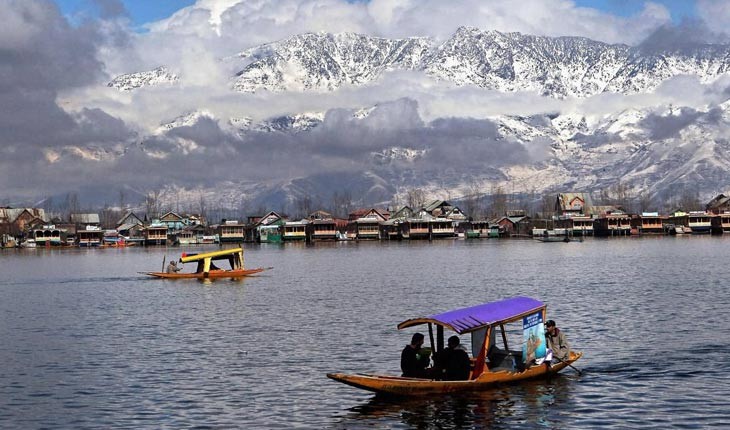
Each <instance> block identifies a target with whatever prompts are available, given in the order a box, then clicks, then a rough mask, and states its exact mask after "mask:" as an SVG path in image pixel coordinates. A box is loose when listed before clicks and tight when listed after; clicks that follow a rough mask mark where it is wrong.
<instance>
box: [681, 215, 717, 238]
mask: <svg viewBox="0 0 730 430" xmlns="http://www.w3.org/2000/svg"><path fill="white" fill-rule="evenodd" d="M715 217H716V215H713V214H710V213H707V212H704V211H690V212H689V214H688V218H687V227H689V229H690V231H691V232H692V234H708V233H710V231H711V229H712V219H713V218H715Z"/></svg>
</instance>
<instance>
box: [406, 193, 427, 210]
mask: <svg viewBox="0 0 730 430" xmlns="http://www.w3.org/2000/svg"><path fill="white" fill-rule="evenodd" d="M406 201H407V202H408V206H410V208H411V209H413V210H414V211H417V210H419V209H421V208H422V207H423V205H424V204H425V203H426V192H425V191H423V190H422V189H421V188H412V189H410V190H408V192H407V193H406Z"/></svg>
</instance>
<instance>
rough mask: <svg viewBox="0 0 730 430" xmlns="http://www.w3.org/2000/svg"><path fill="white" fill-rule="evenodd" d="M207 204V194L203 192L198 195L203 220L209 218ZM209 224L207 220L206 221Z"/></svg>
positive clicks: (199, 209)
mask: <svg viewBox="0 0 730 430" xmlns="http://www.w3.org/2000/svg"><path fill="white" fill-rule="evenodd" d="M207 210H208V208H207V205H206V203H205V196H203V193H202V192H201V193H200V195H199V196H198V214H199V215H200V218H201V221H203V220H207ZM205 223H206V224H207V221H205Z"/></svg>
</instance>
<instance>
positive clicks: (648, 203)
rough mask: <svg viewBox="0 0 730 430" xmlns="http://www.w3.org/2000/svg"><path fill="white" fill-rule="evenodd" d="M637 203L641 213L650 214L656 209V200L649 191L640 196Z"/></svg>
mask: <svg viewBox="0 0 730 430" xmlns="http://www.w3.org/2000/svg"><path fill="white" fill-rule="evenodd" d="M637 203H638V205H639V212H650V211H652V209H655V206H654V199H652V197H651V194H649V192H648V191H644V192H642V193H641V194H639V196H638V198H637Z"/></svg>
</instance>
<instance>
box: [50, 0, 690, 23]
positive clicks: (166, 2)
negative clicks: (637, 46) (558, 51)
mask: <svg viewBox="0 0 730 430" xmlns="http://www.w3.org/2000/svg"><path fill="white" fill-rule="evenodd" d="M56 3H57V4H58V6H59V7H60V8H61V10H62V11H63V14H64V15H66V16H67V17H69V19H71V20H75V19H77V18H78V17H83V16H98V14H99V6H98V3H97V2H94V1H93V0H56ZM121 3H122V4H123V6H124V8H125V9H126V11H127V13H128V15H129V17H130V19H131V21H132V23H133V25H134V26H135V28H139V29H142V28H143V26H144V24H147V23H150V22H154V21H158V20H161V19H164V18H167V17H169V16H170V15H172V14H173V13H175V12H177V11H178V10H180V9H182V8H184V7H187V6H191V5H192V4H194V3H195V0H154V1H150V0H122V1H121ZM646 3H648V2H647V1H641V0H576V1H575V5H576V6H579V7H584V8H591V9H596V10H599V11H603V12H606V13H609V14H612V15H617V16H623V17H627V16H631V15H634V14H636V13H638V12H640V11H641V10H642V9H643V8H644V6H645V4H646ZM652 3H657V4H660V5H662V6H664V7H665V8H667V10H669V13H670V14H671V17H672V20H673V21H674V22H680V21H681V20H682V19H684V18H694V17H695V16H696V11H695V7H696V1H695V0H653V1H652Z"/></svg>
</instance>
